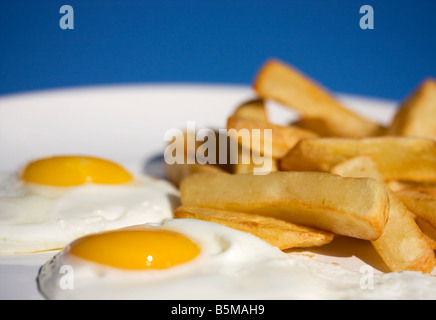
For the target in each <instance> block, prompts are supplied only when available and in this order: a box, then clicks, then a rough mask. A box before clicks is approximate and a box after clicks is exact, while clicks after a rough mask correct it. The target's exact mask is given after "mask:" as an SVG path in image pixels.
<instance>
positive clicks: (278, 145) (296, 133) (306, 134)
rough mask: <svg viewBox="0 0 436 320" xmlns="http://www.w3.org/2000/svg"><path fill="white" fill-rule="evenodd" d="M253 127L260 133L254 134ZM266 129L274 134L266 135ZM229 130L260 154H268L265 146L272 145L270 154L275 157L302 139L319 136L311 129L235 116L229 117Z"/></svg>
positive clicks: (280, 155) (232, 135) (242, 143)
mask: <svg viewBox="0 0 436 320" xmlns="http://www.w3.org/2000/svg"><path fill="white" fill-rule="evenodd" d="M231 129H234V130H231ZM244 129H245V132H246V133H247V137H248V138H247V139H245V138H244V136H242V134H243V133H244V131H242V130H244ZM253 129H257V130H259V133H260V134H259V135H258V136H256V135H254V134H253ZM265 129H271V132H272V136H271V137H270V138H269V139H268V137H265V135H264V130H265ZM227 130H228V134H229V136H230V137H231V138H232V139H235V140H238V142H239V143H240V144H241V145H242V146H243V147H244V148H246V149H251V150H255V151H256V152H258V153H260V154H263V155H266V154H267V153H268V152H267V150H265V149H264V146H265V145H266V144H269V145H271V146H272V148H271V151H272V153H271V154H270V156H271V157H273V158H275V159H279V158H281V157H283V156H284V155H285V154H286V153H287V152H288V151H289V150H290V149H291V148H292V147H294V146H295V145H296V144H297V142H298V141H300V140H301V139H305V138H314V137H317V134H315V133H313V132H311V131H309V130H305V129H300V128H297V127H293V126H280V125H276V124H272V123H269V122H266V121H262V120H260V121H259V120H252V119H247V118H241V117H235V116H232V117H229V118H228V120H227ZM241 137H242V138H241ZM265 138H266V139H265Z"/></svg>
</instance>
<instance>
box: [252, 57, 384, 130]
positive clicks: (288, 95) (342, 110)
mask: <svg viewBox="0 0 436 320" xmlns="http://www.w3.org/2000/svg"><path fill="white" fill-rule="evenodd" d="M253 87H254V90H255V91H256V92H257V93H258V94H259V96H260V97H262V98H264V99H272V100H275V101H278V102H279V103H282V104H284V105H285V106H287V107H290V108H292V109H293V110H295V111H297V112H299V113H300V115H301V116H302V117H307V118H317V119H322V120H323V121H324V123H325V125H326V127H327V128H328V131H329V132H332V133H333V134H334V136H337V137H352V138H361V137H367V136H375V135H379V134H380V132H382V131H383V128H382V126H380V125H379V124H377V123H375V122H373V121H370V120H367V119H365V118H364V117H362V116H360V115H358V114H357V113H355V112H353V111H351V110H349V109H348V108H346V107H344V106H343V105H342V104H341V103H339V102H338V100H337V99H336V98H335V97H333V95H332V94H331V93H329V92H328V91H327V90H326V89H325V88H323V87H322V86H320V85H319V84H317V83H315V82H314V81H313V80H311V79H309V78H308V77H307V76H306V75H303V74H302V73H301V72H299V71H297V70H296V69H294V68H293V67H291V66H289V65H287V64H285V63H283V62H281V61H278V60H269V61H267V62H266V63H265V64H264V66H263V67H262V68H261V70H260V71H259V73H258V75H257V76H256V78H255V81H254V84H253Z"/></svg>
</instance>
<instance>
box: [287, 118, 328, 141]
mask: <svg viewBox="0 0 436 320" xmlns="http://www.w3.org/2000/svg"><path fill="white" fill-rule="evenodd" d="M292 125H293V126H296V127H298V128H301V129H306V130H309V131H312V132H314V133H316V134H318V136H320V137H334V136H336V132H334V131H332V130H331V129H330V128H329V126H328V124H326V121H325V120H323V119H322V118H309V117H303V118H300V119H298V120H296V121H294V122H293V123H292Z"/></svg>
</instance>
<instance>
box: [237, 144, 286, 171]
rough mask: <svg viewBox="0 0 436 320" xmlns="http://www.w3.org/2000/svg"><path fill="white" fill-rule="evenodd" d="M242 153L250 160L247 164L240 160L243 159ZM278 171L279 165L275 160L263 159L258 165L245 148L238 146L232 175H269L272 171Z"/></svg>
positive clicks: (270, 158)
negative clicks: (236, 159)
mask: <svg viewBox="0 0 436 320" xmlns="http://www.w3.org/2000/svg"><path fill="white" fill-rule="evenodd" d="M244 153H246V155H245V156H246V157H247V158H248V159H249V160H250V162H249V163H244V162H243V161H242V159H244V155H243V154H244ZM278 170H279V164H278V160H277V159H273V158H272V157H263V158H262V161H261V162H260V163H255V162H254V160H253V158H252V156H251V151H250V150H247V149H246V148H244V147H242V146H239V149H238V162H237V163H235V164H234V165H233V171H232V173H235V174H242V173H256V174H258V173H260V172H261V171H262V172H263V173H270V172H273V171H278Z"/></svg>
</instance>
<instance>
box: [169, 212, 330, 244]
mask: <svg viewBox="0 0 436 320" xmlns="http://www.w3.org/2000/svg"><path fill="white" fill-rule="evenodd" d="M174 217H175V218H179V219H180V218H183V219H199V220H205V221H209V222H214V223H218V224H222V225H224V226H227V227H230V228H233V229H237V230H240V231H244V232H248V233H251V234H254V235H255V236H257V237H259V238H261V239H263V240H264V241H266V242H268V243H269V244H271V245H273V246H276V247H278V248H279V249H281V250H284V249H289V248H296V247H300V248H302V247H313V246H322V245H324V244H327V243H329V242H331V241H332V240H333V233H330V232H326V231H322V230H317V229H314V228H309V227H304V226H299V225H296V224H293V223H290V222H287V221H283V220H279V219H275V218H271V217H266V216H262V215H256V214H247V213H242V212H233V211H223V210H215V209H209V208H199V207H186V206H180V207H178V208H177V209H176V210H175V212H174Z"/></svg>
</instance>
